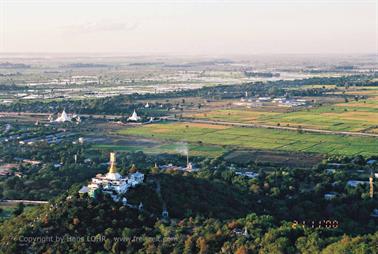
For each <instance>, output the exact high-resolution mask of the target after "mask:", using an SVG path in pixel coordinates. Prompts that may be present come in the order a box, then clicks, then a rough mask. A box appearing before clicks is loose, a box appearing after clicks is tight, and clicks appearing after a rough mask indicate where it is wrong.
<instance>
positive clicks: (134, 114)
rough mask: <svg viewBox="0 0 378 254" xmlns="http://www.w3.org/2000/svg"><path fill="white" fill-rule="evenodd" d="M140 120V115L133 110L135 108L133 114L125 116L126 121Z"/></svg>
mask: <svg viewBox="0 0 378 254" xmlns="http://www.w3.org/2000/svg"><path fill="white" fill-rule="evenodd" d="M139 120H140V116H138V115H137V113H136V112H135V109H134V112H133V114H132V115H131V116H130V117H129V118H127V121H132V122H137V121H139Z"/></svg>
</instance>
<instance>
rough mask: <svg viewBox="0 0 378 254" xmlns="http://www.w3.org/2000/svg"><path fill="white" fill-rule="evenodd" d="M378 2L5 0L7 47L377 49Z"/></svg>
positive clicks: (1, 2)
mask: <svg viewBox="0 0 378 254" xmlns="http://www.w3.org/2000/svg"><path fill="white" fill-rule="evenodd" d="M377 5H378V4H377V1H375V0H369V1H366V0H355V1H354V0H344V1H342V0H333V1H331V0H330V1H326V0H323V1H322V0H313V1H310V0H302V1H299V0H297V1H294V0H287V1H284V0H282V1H281V0H265V1H263V0H251V1H247V0H236V1H231V0H222V1H216V0H212V1H211V0H202V1H199V0H198V1H194V0H192V1H191V0H186V1H184V0H178V1H173V0H171V1H168V0H166V1H161V0H160V1H158V0H156V1H152V0H150V1H146V0H140V1H136V0H135V1H127V0H124V1H121V0H108V1H105V0H103V1H102V0H92V1H89V0H88V1H87V0H78V1H74V0H60V1H57V0H49V1H47V0H39V1H37V0H28V1H27V0H24V1H20V0H0V37H1V38H0V52H1V53H10V52H61V53H68V52H72V53H76V52H86V53H96V52H97V53H100V52H101V53H107V52H113V53H116V52H117V53H130V54H165V53H169V54H185V55H191V54H196V55H198V54H205V55H229V54H275V53H342V54H350V53H375V52H377V17H376V16H377V15H378V14H377V10H378V9H377Z"/></svg>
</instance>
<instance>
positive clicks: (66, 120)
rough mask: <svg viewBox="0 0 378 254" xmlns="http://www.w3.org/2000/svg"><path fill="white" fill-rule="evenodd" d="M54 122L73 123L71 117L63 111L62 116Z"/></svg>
mask: <svg viewBox="0 0 378 254" xmlns="http://www.w3.org/2000/svg"><path fill="white" fill-rule="evenodd" d="M54 122H58V123H64V122H71V117H69V116H68V115H67V113H66V111H65V110H64V109H63V111H62V114H60V116H59V117H58V118H57V119H55V121H54Z"/></svg>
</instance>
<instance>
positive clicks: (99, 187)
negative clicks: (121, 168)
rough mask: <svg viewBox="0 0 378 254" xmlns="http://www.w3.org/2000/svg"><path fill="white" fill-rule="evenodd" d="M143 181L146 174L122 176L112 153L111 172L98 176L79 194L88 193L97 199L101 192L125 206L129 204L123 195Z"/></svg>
mask: <svg viewBox="0 0 378 254" xmlns="http://www.w3.org/2000/svg"><path fill="white" fill-rule="evenodd" d="M143 180H144V174H142V173H140V172H138V171H137V172H136V173H133V174H130V175H129V176H126V177H123V176H121V175H120V174H119V173H118V172H117V169H116V157H115V153H110V167H109V172H108V173H107V174H106V175H102V174H98V175H96V177H94V178H92V181H91V182H90V183H89V184H88V186H83V187H82V188H81V189H80V190H79V193H80V194H84V193H88V195H89V196H90V197H95V196H96V193H97V192H98V191H101V192H103V193H107V194H109V195H110V196H111V197H112V199H113V200H114V201H120V200H122V202H123V203H124V204H127V200H126V198H124V197H123V198H122V194H125V193H126V192H127V191H128V189H129V188H131V187H135V186H136V185H138V184H140V183H142V182H143Z"/></svg>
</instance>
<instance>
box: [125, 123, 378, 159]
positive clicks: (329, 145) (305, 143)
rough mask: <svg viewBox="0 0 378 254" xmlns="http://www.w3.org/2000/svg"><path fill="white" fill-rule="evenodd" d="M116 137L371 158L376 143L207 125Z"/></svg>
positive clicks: (150, 128) (131, 131)
mask: <svg viewBox="0 0 378 254" xmlns="http://www.w3.org/2000/svg"><path fill="white" fill-rule="evenodd" d="M118 133H119V134H123V135H137V136H144V137H149V138H157V139H166V140H177V141H187V142H190V143H194V144H198V143H203V144H212V145H220V146H234V147H243V148H252V149H271V150H281V151H301V152H312V153H323V154H336V155H356V154H360V155H365V156H369V155H375V154H377V153H378V139H376V138H367V137H352V136H340V135H327V134H315V133H301V132H299V131H298V132H296V131H284V130H272V129H263V128H240V127H227V126H221V125H211V124H193V123H168V124H153V125H145V126H143V127H136V128H126V129H123V130H120V131H119V132H118Z"/></svg>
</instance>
